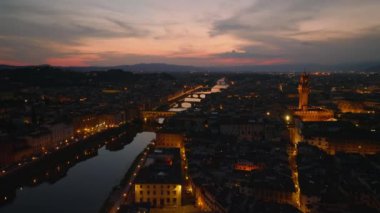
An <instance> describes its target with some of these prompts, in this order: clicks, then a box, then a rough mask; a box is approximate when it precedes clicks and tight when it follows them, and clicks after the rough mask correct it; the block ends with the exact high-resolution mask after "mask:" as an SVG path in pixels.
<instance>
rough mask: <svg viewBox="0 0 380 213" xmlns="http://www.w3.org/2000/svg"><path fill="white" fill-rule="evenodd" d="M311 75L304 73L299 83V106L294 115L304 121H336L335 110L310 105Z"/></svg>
mask: <svg viewBox="0 0 380 213" xmlns="http://www.w3.org/2000/svg"><path fill="white" fill-rule="evenodd" d="M309 82H310V81H309V75H307V74H306V73H303V74H302V75H301V77H300V81H299V84H298V94H299V100H298V108H297V109H295V110H294V111H293V113H294V115H295V116H297V117H299V118H300V119H301V120H302V121H304V122H311V121H335V118H334V112H333V111H332V110H328V109H325V108H323V107H311V106H309V94H310V84H309Z"/></svg>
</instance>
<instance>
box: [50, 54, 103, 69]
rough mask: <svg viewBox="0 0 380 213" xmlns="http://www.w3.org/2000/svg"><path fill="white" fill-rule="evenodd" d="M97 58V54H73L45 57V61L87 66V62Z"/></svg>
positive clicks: (60, 64)
mask: <svg viewBox="0 0 380 213" xmlns="http://www.w3.org/2000/svg"><path fill="white" fill-rule="evenodd" d="M98 60H99V56H97V55H78V56H75V55H74V56H68V57H62V58H48V59H46V63H47V64H50V65H53V66H76V67H85V66H89V62H94V61H98Z"/></svg>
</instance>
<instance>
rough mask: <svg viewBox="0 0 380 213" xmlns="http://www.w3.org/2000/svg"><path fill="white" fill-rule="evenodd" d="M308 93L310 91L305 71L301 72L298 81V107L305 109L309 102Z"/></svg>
mask: <svg viewBox="0 0 380 213" xmlns="http://www.w3.org/2000/svg"><path fill="white" fill-rule="evenodd" d="M309 93H310V86H309V75H307V74H306V73H303V74H302V75H301V78H300V81H299V83H298V96H299V103H298V109H300V110H307V108H308V102H309Z"/></svg>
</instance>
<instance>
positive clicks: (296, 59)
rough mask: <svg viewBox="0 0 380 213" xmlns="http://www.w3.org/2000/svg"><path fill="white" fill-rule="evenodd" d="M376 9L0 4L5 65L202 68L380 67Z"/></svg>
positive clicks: (213, 2) (364, 5) (357, 5)
mask: <svg viewBox="0 0 380 213" xmlns="http://www.w3.org/2000/svg"><path fill="white" fill-rule="evenodd" d="M379 6H380V2H379V1H376V0H365V1H360V2H359V1H354V0H346V1H342V0H335V1H324V0H323V1H314V2H309V1H303V0H289V1H279V0H276V1H270V2H268V1H263V0H256V1H248V0H239V1H234V2H229V1H222V0H220V1H219V0H208V1H192V2H188V1H165V3H162V2H157V1H144V2H141V1H128V2H125V1H112V2H104V1H99V0H95V1H93V0H92V1H72V0H65V1H63V0H61V1H54V2H51V1H45V0H35V1H33V2H30V1H25V0H18V1H2V2H0V12H1V13H0V14H1V15H0V17H1V19H0V28H1V29H2V30H1V31H0V64H10V65H32V64H51V65H55V66H111V65H120V64H137V63H170V64H178V65H196V66H240V65H257V66H269V65H282V64H302V63H317V64H339V63H359V62H368V61H371V62H377V61H380V60H379V57H378V55H379V54H378V53H379V52H380V45H379V44H378V42H376V41H378V38H379V36H380V30H379V26H380V21H379V20H380V17H379V16H380V15H378V13H377V8H379Z"/></svg>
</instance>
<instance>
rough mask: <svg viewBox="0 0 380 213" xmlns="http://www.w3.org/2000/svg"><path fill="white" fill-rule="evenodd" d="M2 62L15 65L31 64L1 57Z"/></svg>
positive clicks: (0, 62)
mask: <svg viewBox="0 0 380 213" xmlns="http://www.w3.org/2000/svg"><path fill="white" fill-rule="evenodd" d="M0 64H5V65H13V66H26V65H29V64H27V63H24V62H21V61H13V60H2V59H0Z"/></svg>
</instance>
